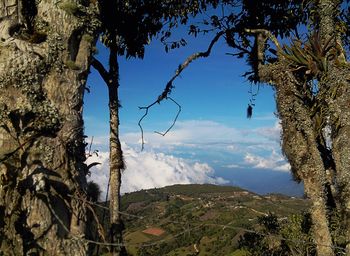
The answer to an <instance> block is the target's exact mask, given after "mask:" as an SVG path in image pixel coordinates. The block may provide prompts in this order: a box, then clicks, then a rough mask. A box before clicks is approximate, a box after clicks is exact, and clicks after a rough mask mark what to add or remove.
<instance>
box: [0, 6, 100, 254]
mask: <svg viewBox="0 0 350 256" xmlns="http://www.w3.org/2000/svg"><path fill="white" fill-rule="evenodd" d="M89 4H90V1H83V0H81V1H78V0H76V1H69V2H61V1H59V2H58V1H51V0H41V1H34V0H8V1H2V3H0V16H1V17H0V18H1V19H0V37H1V38H0V39H1V40H0V177H1V183H0V251H1V252H2V253H3V254H4V255H86V250H87V242H86V241H85V240H84V239H83V237H84V235H85V223H86V219H85V218H86V212H85V207H84V206H83V202H82V200H83V199H85V189H86V185H87V184H86V177H85V175H86V173H87V168H86V165H85V164H84V161H85V144H84V140H83V120H82V106H83V94H84V86H85V82H86V78H87V75H88V69H89V57H90V56H91V52H92V46H93V44H94V43H95V40H94V37H95V36H94V34H95V32H96V29H97V22H95V20H94V18H93V17H94V16H93V13H92V10H93V9H94V7H93V6H89Z"/></svg>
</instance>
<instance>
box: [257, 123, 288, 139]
mask: <svg viewBox="0 0 350 256" xmlns="http://www.w3.org/2000/svg"><path fill="white" fill-rule="evenodd" d="M281 129H282V127H281V124H280V122H279V121H277V122H275V125H274V126H273V127H261V128H258V129H256V130H255V132H256V133H257V134H259V135H261V136H263V137H265V138H267V139H269V140H271V141H274V142H277V143H279V142H280V140H281Z"/></svg>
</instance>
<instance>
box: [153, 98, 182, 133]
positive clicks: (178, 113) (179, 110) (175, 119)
mask: <svg viewBox="0 0 350 256" xmlns="http://www.w3.org/2000/svg"><path fill="white" fill-rule="evenodd" d="M168 99H169V100H171V101H172V102H174V103H175V104H176V105H177V106H178V108H179V109H178V111H177V114H176V116H175V118H174V120H173V123H172V125H171V126H170V127H169V128H168V129H167V130H166V131H165V132H164V133H161V132H157V131H155V133H158V134H160V135H162V136H165V135H166V134H167V133H168V132H169V131H170V130H171V129H172V128H173V127H174V125H175V123H176V121H177V118H178V117H179V115H180V112H181V105H180V104H179V103H177V102H176V101H175V100H174V99H173V98H171V97H168Z"/></svg>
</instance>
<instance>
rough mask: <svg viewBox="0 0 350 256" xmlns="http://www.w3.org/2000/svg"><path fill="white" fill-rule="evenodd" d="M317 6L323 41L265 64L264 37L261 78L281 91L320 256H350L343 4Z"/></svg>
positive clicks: (286, 143) (262, 37) (327, 0)
mask: <svg viewBox="0 0 350 256" xmlns="http://www.w3.org/2000/svg"><path fill="white" fill-rule="evenodd" d="M315 4H316V5H315V7H316V9H315V13H314V15H315V18H316V19H315V21H316V23H315V24H313V25H314V26H315V30H316V31H315V34H316V35H317V36H311V35H310V39H309V45H308V46H305V45H304V46H302V45H301V44H295V45H294V46H291V47H294V48H297V47H299V50H297V51H294V52H285V51H283V50H282V49H281V48H278V60H277V61H276V62H275V63H272V64H267V63H264V57H263V55H262V54H261V53H262V52H263V51H264V48H265V46H264V44H265V41H266V39H267V38H266V37H268V36H270V37H271V35H269V34H268V33H260V34H259V33H258V34H259V35H258V36H257V42H258V45H259V47H258V52H259V53H260V55H259V61H260V64H259V78H260V80H261V81H264V82H268V83H270V84H272V85H273V87H274V88H275V90H276V101H277V109H278V114H279V117H280V119H281V125H282V142H283V143H282V149H283V151H284V153H285V155H286V157H287V158H288V160H289V162H290V164H291V167H292V172H293V174H294V175H295V177H296V178H297V179H299V180H301V181H303V182H304V186H305V192H306V195H307V196H308V197H309V198H310V200H311V203H312V207H311V218H312V223H313V236H314V240H315V244H316V249H317V254H318V255H319V256H328V255H335V254H336V250H337V249H336V247H339V246H344V247H346V251H347V255H350V243H349V241H350V231H349V230H350V175H349V172H350V160H349V159H350V146H349V145H350V126H349V123H350V100H349V90H350V84H349V78H350V77H349V71H350V70H349V64H348V62H347V61H346V60H345V58H344V51H343V50H342V45H341V44H342V43H341V40H340V39H339V38H340V31H337V28H338V27H339V26H338V25H337V15H338V12H339V8H340V3H339V1H331V0H320V1H316V2H315ZM312 40H314V42H312ZM316 41H317V42H316ZM312 43H318V44H320V46H321V48H319V49H317V48H316V47H314V48H313V47H312ZM307 47H308V48H307ZM306 48H307V49H306ZM308 51H309V52H308ZM310 51H312V52H310ZM290 54H292V55H293V56H291V55H290ZM289 56H290V57H289ZM304 60H305V61H304ZM315 88H316V89H315ZM334 213H340V217H341V223H343V225H342V226H343V227H344V233H345V236H344V238H343V241H341V242H339V240H340V239H339V237H332V225H331V222H332V221H334ZM334 241H335V243H334Z"/></svg>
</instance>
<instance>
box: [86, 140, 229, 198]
mask: <svg viewBox="0 0 350 256" xmlns="http://www.w3.org/2000/svg"><path fill="white" fill-rule="evenodd" d="M123 150H124V159H125V162H126V170H125V171H124V173H123V175H122V188H121V190H122V193H125V192H131V191H136V190H140V189H147V188H154V187H163V186H167V185H172V184H191V183H200V184H202V183H213V184H225V183H227V181H226V180H224V179H223V178H220V177H214V176H213V175H214V170H213V169H212V168H211V167H210V166H209V165H208V164H206V163H200V162H194V163H191V162H189V161H187V160H185V159H182V158H177V157H174V156H171V155H165V154H163V153H154V152H141V153H138V152H136V151H135V150H134V149H133V148H131V147H129V146H127V145H126V144H123ZM108 161H109V154H108V152H100V153H99V156H95V155H94V156H92V157H90V158H89V159H88V160H87V163H88V164H89V163H92V162H100V163H101V165H98V166H96V167H93V168H92V170H91V177H90V180H93V181H95V182H97V183H98V184H99V185H100V186H101V190H102V191H103V197H104V196H105V191H106V188H107V184H108V173H109V163H108Z"/></svg>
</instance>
